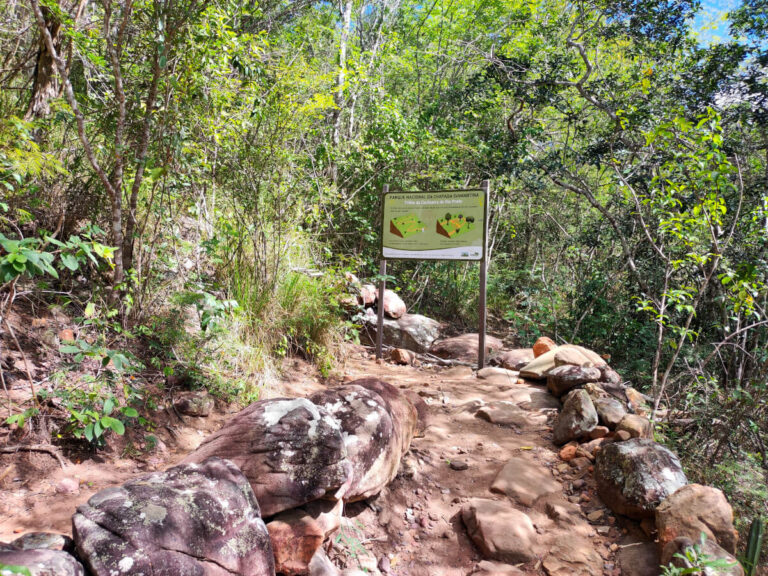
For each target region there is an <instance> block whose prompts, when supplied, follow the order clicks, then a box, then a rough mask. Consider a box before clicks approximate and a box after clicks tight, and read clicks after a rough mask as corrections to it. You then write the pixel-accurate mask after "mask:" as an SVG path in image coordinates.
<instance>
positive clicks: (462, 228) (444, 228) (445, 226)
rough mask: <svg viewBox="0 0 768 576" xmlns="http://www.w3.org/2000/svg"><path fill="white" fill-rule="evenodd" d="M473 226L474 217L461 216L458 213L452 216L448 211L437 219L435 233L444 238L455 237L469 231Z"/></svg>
mask: <svg viewBox="0 0 768 576" xmlns="http://www.w3.org/2000/svg"><path fill="white" fill-rule="evenodd" d="M474 227H475V219H474V218H473V217H472V216H463V215H462V214H458V215H456V216H452V215H451V214H450V213H449V214H446V215H445V218H440V219H439V220H438V221H437V233H438V234H442V235H443V236H445V237H446V238H455V237H456V236H459V235H461V234H464V233H465V232H469V231H470V230H472V229H473V228H474Z"/></svg>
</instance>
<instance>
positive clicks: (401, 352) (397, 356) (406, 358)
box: [389, 348, 413, 366]
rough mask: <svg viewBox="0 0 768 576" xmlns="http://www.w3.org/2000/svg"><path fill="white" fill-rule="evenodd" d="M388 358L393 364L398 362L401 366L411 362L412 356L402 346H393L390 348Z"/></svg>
mask: <svg viewBox="0 0 768 576" xmlns="http://www.w3.org/2000/svg"><path fill="white" fill-rule="evenodd" d="M389 359H390V360H392V362H394V363H395V364H400V365H401V366H407V365H409V364H412V363H413V357H412V356H411V353H410V352H408V350H405V349H403V348H395V349H394V350H392V352H390V353H389Z"/></svg>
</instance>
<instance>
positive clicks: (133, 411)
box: [120, 406, 139, 418]
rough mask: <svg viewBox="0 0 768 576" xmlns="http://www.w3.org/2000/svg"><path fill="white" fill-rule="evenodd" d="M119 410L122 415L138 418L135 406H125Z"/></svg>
mask: <svg viewBox="0 0 768 576" xmlns="http://www.w3.org/2000/svg"><path fill="white" fill-rule="evenodd" d="M120 411H121V412H122V413H123V416H125V417H127V418H138V416H139V412H138V411H137V410H136V408H131V407H130V406H126V407H125V408H122V409H121V410H120Z"/></svg>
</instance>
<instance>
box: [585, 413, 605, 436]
mask: <svg viewBox="0 0 768 576" xmlns="http://www.w3.org/2000/svg"><path fill="white" fill-rule="evenodd" d="M599 419H600V416H599V414H598V420H599ZM609 432H610V430H608V427H607V426H595V428H594V429H593V430H592V432H590V433H589V437H590V438H591V439H592V440H597V439H598V438H605V437H606V436H608V433H609Z"/></svg>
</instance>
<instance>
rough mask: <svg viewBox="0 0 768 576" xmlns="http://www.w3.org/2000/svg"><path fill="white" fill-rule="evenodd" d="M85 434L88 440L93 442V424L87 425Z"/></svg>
mask: <svg viewBox="0 0 768 576" xmlns="http://www.w3.org/2000/svg"><path fill="white" fill-rule="evenodd" d="M83 435H84V436H85V438H86V439H87V440H88V442H93V424H88V426H86V427H85V430H83Z"/></svg>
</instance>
